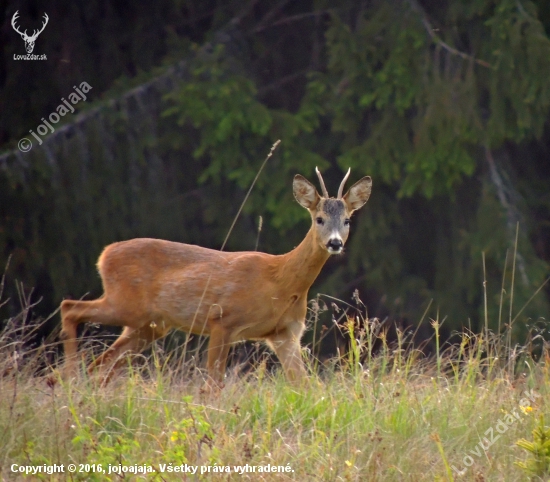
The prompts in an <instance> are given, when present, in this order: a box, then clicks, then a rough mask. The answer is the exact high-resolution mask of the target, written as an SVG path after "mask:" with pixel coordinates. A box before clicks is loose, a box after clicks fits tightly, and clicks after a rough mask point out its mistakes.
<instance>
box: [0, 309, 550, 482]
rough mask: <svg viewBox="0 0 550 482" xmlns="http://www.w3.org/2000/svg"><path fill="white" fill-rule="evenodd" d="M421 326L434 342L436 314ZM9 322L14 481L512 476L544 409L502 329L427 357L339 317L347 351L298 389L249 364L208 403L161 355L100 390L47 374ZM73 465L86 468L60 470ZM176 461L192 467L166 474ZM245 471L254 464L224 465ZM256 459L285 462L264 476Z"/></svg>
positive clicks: (6, 466) (8, 459) (1, 463)
mask: <svg viewBox="0 0 550 482" xmlns="http://www.w3.org/2000/svg"><path fill="white" fill-rule="evenodd" d="M433 328H434V336H435V338H436V342H437V343H439V332H438V328H439V322H438V321H437V320H436V321H434V322H433ZM13 329H18V328H17V327H16V328H10V326H9V325H8V327H7V328H6V330H5V331H4V333H2V335H1V337H2V338H1V340H4V342H2V341H0V347H1V348H0V374H1V375H2V376H1V377H0V476H1V478H2V479H3V480H23V479H24V476H23V475H22V474H20V473H14V472H13V471H12V464H18V465H19V466H34V467H38V466H44V465H51V464H58V465H60V464H63V465H64V470H65V473H64V474H52V475H48V474H44V473H42V474H37V475H34V476H29V477H28V478H27V479H26V480H66V479H68V478H69V476H70V479H71V480H241V479H242V480H301V481H319V480H321V481H365V480H369V481H370V480H372V481H376V480H396V481H397V480H399V481H402V480H410V481H416V480H447V481H448V480H475V481H485V480H509V481H513V480H525V479H526V478H527V476H526V472H525V471H524V470H523V469H522V468H521V467H520V466H518V465H517V464H515V462H521V461H524V460H525V457H526V456H525V453H524V452H523V451H522V450H521V448H520V447H518V446H516V445H515V442H516V441H518V440H519V439H522V438H525V439H530V438H531V432H532V431H533V429H534V428H535V427H536V426H537V423H538V420H539V417H540V416H541V415H548V413H549V407H550V403H549V402H548V400H549V397H548V390H549V388H548V387H549V386H550V384H549V382H550V379H549V378H550V374H549V368H550V367H549V364H548V363H547V361H548V360H547V361H546V362H545V361H544V360H542V361H539V362H535V361H534V360H533V359H532V358H531V357H530V356H529V354H528V353H526V352H525V351H523V352H518V350H517V348H516V349H515V351H514V353H513V356H514V358H515V360H516V363H515V365H514V366H513V367H512V368H510V364H509V363H508V360H509V358H510V356H511V353H509V352H506V351H505V350H506V348H507V347H508V346H509V345H508V343H507V333H504V334H503V335H501V336H499V335H496V334H491V333H490V332H486V331H485V330H484V332H483V334H480V335H476V334H473V333H463V334H462V335H461V339H460V342H459V343H457V344H456V345H454V346H453V347H450V348H449V349H447V350H446V351H444V352H441V351H440V352H438V353H437V355H435V356H434V358H433V359H425V358H422V357H420V356H419V353H418V351H416V350H413V349H410V350H407V349H405V347H406V346H408V345H406V343H405V340H404V339H403V338H404V337H403V336H400V337H398V341H397V343H396V344H395V345H389V344H388V343H387V342H386V341H385V338H384V334H383V332H381V331H379V330H375V329H374V328H373V322H371V321H367V320H357V319H356V320H348V322H347V323H346V325H345V329H344V330H343V331H344V333H346V335H347V336H348V342H349V346H350V350H349V352H348V353H345V354H342V356H341V357H340V358H339V359H335V360H332V361H330V362H329V363H325V364H324V365H320V364H317V363H315V362H313V361H312V362H311V363H310V365H311V373H310V377H309V379H308V382H307V383H306V384H305V385H304V386H302V387H293V386H291V385H289V384H287V382H286V381H285V380H284V378H283V376H282V374H281V373H280V372H279V371H276V372H275V374H272V373H270V372H268V371H267V370H266V368H265V365H260V366H259V367H258V368H256V369H255V371H253V372H252V373H249V374H248V375H247V376H246V377H238V376H237V375H235V373H230V374H229V376H228V379H227V380H226V386H225V388H224V389H223V390H222V391H221V393H219V394H217V395H214V396H205V395H201V393H200V386H201V384H202V376H201V373H200V371H198V370H193V371H191V370H190V367H189V366H186V365H184V364H182V363H178V361H177V360H171V359H170V357H169V356H168V355H166V354H165V353H164V352H163V351H161V350H158V349H154V350H153V351H152V353H151V355H150V356H148V358H147V360H145V361H143V360H142V362H141V363H140V365H139V366H138V367H136V366H135V365H134V364H129V365H128V369H127V370H126V371H125V373H123V374H121V375H120V376H118V377H117V378H115V379H114V381H113V382H112V383H111V384H109V385H107V386H101V384H100V383H99V381H98V380H95V379H93V378H87V377H84V376H82V378H81V379H79V380H76V379H74V380H70V381H63V380H61V378H59V379H58V380H57V383H50V382H49V381H48V380H49V379H48V378H46V377H43V376H41V375H40V374H39V372H38V371H37V366H39V365H43V359H44V349H43V348H42V349H40V348H34V349H31V350H30V351H28V352H25V353H23V351H22V350H23V349H22V348H21V345H14V343H15V342H14V341H13V340H14V339H17V337H16V336H14V333H13V332H11V331H10V330H13ZM16 334H17V333H15V335H16ZM375 338H376V340H375ZM10 340H11V341H10ZM374 341H378V342H380V341H381V343H382V348H381V349H380V351H379V352H378V353H375V354H373V353H372V352H371V350H370V348H371V347H372V346H373V344H374ZM17 351H19V355H18V356H17V355H14V352H17ZM21 359H24V361H25V362H24V363H17V360H21ZM14 360H15V361H14ZM518 360H521V361H518ZM315 367H316V369H315V370H314V369H313V368H315ZM37 373H38V374H37ZM54 373H56V372H55V370H54ZM526 391H527V393H528V394H530V397H531V399H529V398H526V394H525V392H526ZM510 414H516V415H517V417H516V418H515V419H514V420H512V419H510V418H509V419H508V424H507V425H506V430H504V429H503V425H502V423H506V417H507V416H511V415H510ZM546 418H547V419H550V418H549V417H548V416H547V417H546ZM499 420H500V422H499ZM510 420H511V421H510ZM499 428H500V431H502V433H500V431H499ZM497 436H498V437H497ZM491 437H492V439H493V443H491V444H490V443H489V442H490V441H491ZM495 438H496V439H495ZM480 441H481V445H480ZM480 447H481V448H480ZM71 463H73V464H76V467H77V469H79V468H82V470H83V472H76V473H74V474H68V473H67V466H68V464H71ZM85 464H88V465H85ZM94 464H99V465H94ZM182 464H188V465H189V466H197V467H198V469H197V473H196V474H195V475H192V474H189V473H187V474H185V473H184V474H181V473H171V472H167V470H168V467H170V466H172V467H175V466H180V465H182ZM246 464H248V470H249V471H251V470H253V469H252V468H253V467H254V470H256V472H245V473H243V474H242V475H241V474H237V473H236V472H235V470H237V469H236V466H240V468H239V469H238V470H240V471H243V470H245V469H246V467H247V465H246ZM268 465H269V466H270V470H272V469H271V467H273V466H275V467H278V468H279V470H285V471H283V472H276V473H273V472H267V473H266V472H264V470H265V469H266V467H267V466H268ZM109 466H116V467H118V466H124V467H125V468H126V469H131V468H132V467H133V470H140V467H141V470H143V467H145V468H149V470H155V472H149V473H147V474H135V473H128V472H127V473H125V474H118V475H117V474H112V473H111V474H108V471H109ZM98 467H101V469H102V470H104V471H105V473H102V472H98V471H97V470H98ZM200 467H203V469H202V470H203V471H205V473H203V474H202V475H201V473H200V472H201V468H200ZM226 467H227V468H228V469H226ZM243 467H244V468H243ZM163 468H164V472H162V470H163ZM183 468H185V465H184V467H183ZM222 468H223V469H222ZM222 470H223V472H222ZM226 470H230V471H231V472H232V473H229V474H228V473H227V472H226ZM259 470H262V472H261V473H259V472H258V471H259ZM286 470H289V471H288V472H287V471H286ZM546 477H547V478H548V474H547V476H546ZM541 480H542V479H541Z"/></svg>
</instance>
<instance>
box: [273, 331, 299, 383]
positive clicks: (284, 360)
mask: <svg viewBox="0 0 550 482" xmlns="http://www.w3.org/2000/svg"><path fill="white" fill-rule="evenodd" d="M303 331H304V324H303V323H302V322H294V323H292V324H290V325H288V326H287V327H286V328H285V329H284V330H283V331H279V332H277V333H275V334H273V335H271V336H270V337H269V338H268V339H267V342H268V344H269V346H270V347H271V348H272V349H273V351H274V352H275V354H276V355H277V357H278V358H279V360H280V361H281V364H282V365H283V369H284V371H285V375H286V377H287V378H288V380H289V381H290V382H292V383H294V384H296V385H298V384H300V383H301V382H302V381H304V380H305V379H306V374H307V372H306V368H305V366H304V362H303V360H302V348H301V346H300V338H301V337H302V333H303Z"/></svg>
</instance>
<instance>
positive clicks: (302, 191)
mask: <svg viewBox="0 0 550 482" xmlns="http://www.w3.org/2000/svg"><path fill="white" fill-rule="evenodd" d="M292 188H293V190H294V197H295V198H296V201H298V202H299V203H300V204H301V205H302V206H304V207H305V208H306V209H315V207H316V206H317V204H318V203H319V200H320V199H321V196H319V194H318V193H317V190H316V189H315V187H314V186H313V184H311V183H310V182H309V181H308V180H307V179H306V178H305V177H304V176H301V175H300V174H296V175H295V176H294V182H293V183H292Z"/></svg>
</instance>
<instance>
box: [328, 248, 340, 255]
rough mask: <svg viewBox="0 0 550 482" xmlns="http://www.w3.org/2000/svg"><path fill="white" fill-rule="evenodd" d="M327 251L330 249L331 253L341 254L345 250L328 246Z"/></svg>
mask: <svg viewBox="0 0 550 482" xmlns="http://www.w3.org/2000/svg"><path fill="white" fill-rule="evenodd" d="M327 251H328V252H329V253H330V254H341V253H342V251H344V248H338V249H334V248H327Z"/></svg>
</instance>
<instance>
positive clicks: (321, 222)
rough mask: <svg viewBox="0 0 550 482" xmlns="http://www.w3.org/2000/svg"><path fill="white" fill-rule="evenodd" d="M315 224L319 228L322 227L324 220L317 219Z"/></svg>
mask: <svg viewBox="0 0 550 482" xmlns="http://www.w3.org/2000/svg"><path fill="white" fill-rule="evenodd" d="M315 222H316V223H317V224H318V225H319V226H322V225H323V224H325V220H324V219H323V218H321V217H318V218H317V219H316V220H315Z"/></svg>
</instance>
